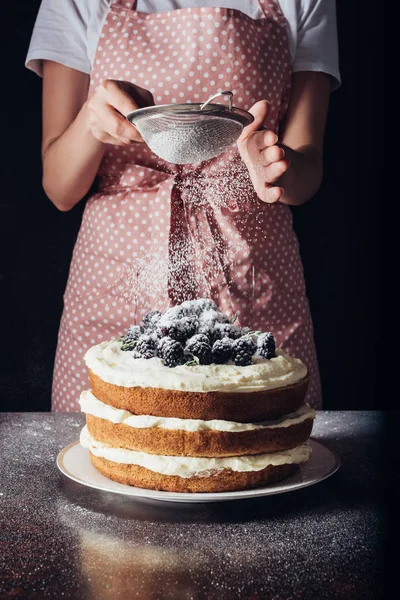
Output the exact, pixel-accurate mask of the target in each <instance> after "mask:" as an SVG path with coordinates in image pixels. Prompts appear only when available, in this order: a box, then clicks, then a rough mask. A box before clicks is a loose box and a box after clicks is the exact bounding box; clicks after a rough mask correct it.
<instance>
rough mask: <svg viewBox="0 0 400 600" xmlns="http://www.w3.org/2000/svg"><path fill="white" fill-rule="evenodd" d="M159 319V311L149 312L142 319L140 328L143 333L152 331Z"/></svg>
mask: <svg viewBox="0 0 400 600" xmlns="http://www.w3.org/2000/svg"><path fill="white" fill-rule="evenodd" d="M161 317H162V313H161V312H160V311H159V310H151V311H150V312H148V313H147V315H145V316H144V317H143V319H142V323H141V325H142V328H143V329H144V330H145V331H153V330H154V329H155V328H156V326H157V323H158V321H159V320H160V318H161Z"/></svg>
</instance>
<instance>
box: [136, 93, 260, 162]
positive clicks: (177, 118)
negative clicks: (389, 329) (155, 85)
mask: <svg viewBox="0 0 400 600" xmlns="http://www.w3.org/2000/svg"><path fill="white" fill-rule="evenodd" d="M219 96H226V97H228V99H229V104H228V105H224V104H211V102H212V100H214V99H215V98H217V97H219ZM232 97H233V94H232V92H227V91H226V92H219V93H218V94H215V95H214V96H211V98H209V99H208V100H207V102H204V103H203V104H201V103H193V104H189V103H187V104H161V105H158V106H147V107H146V108H139V109H137V110H135V111H133V112H131V113H129V114H128V115H127V119H128V120H129V121H130V122H131V123H132V125H134V126H135V127H136V128H137V129H138V131H139V133H140V135H141V136H142V138H143V139H144V141H145V142H146V144H147V145H148V146H149V148H150V150H151V151H152V152H154V154H157V156H159V157H160V158H162V159H164V160H166V161H168V162H171V163H175V164H186V163H197V162H201V161H203V160H209V159H210V158H213V157H214V156H218V155H219V154H221V153H222V152H224V151H225V150H226V149H227V148H228V146H230V145H231V144H233V143H234V142H236V140H237V139H238V137H239V136H240V134H241V132H242V130H243V128H244V127H246V125H249V124H250V123H252V121H253V120H254V118H253V116H252V115H251V114H250V113H249V112H247V111H245V110H242V109H241V108H236V107H234V106H233V105H232Z"/></svg>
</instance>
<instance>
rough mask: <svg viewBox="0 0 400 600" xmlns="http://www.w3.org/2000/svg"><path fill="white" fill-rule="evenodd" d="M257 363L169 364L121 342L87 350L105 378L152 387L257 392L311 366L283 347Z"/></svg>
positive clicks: (94, 368) (286, 382)
mask: <svg viewBox="0 0 400 600" xmlns="http://www.w3.org/2000/svg"><path fill="white" fill-rule="evenodd" d="M253 361H254V362H253V364H251V365H248V366H246V367H237V366H235V365H234V364H230V363H228V364H224V365H217V364H211V365H195V366H192V367H189V366H185V365H180V366H178V367H174V368H169V367H166V366H165V365H164V364H163V362H162V360H161V359H160V358H150V359H145V358H133V356H132V353H131V352H123V351H122V350H121V342H118V341H116V340H115V341H111V342H102V343H101V344H97V345H96V346H92V347H91V348H90V349H89V350H88V351H87V352H86V354H85V362H86V365H87V367H88V368H89V369H90V370H91V371H92V372H93V373H94V374H95V375H97V376H98V377H100V378H101V379H102V380H103V381H105V382H107V383H111V384H113V385H118V386H121V387H151V388H161V389H167V390H181V391H190V392H257V391H264V390H270V389H275V388H280V387H284V386H287V385H291V384H293V383H296V382H297V381H300V380H301V379H303V378H304V377H305V376H306V375H307V367H306V366H305V365H304V364H303V363H302V362H301V360H300V359H298V358H292V357H291V356H289V355H288V354H286V353H285V352H283V350H280V349H278V350H277V351H276V357H275V358H271V359H270V360H267V359H264V358H261V357H254V358H253Z"/></svg>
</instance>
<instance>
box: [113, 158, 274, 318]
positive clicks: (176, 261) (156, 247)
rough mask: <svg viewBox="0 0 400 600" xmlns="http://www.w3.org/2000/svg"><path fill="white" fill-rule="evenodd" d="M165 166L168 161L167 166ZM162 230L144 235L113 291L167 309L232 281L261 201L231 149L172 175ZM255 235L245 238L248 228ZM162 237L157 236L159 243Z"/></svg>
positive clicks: (255, 227)
mask: <svg viewBox="0 0 400 600" xmlns="http://www.w3.org/2000/svg"><path fill="white" fill-rule="evenodd" d="M164 169H165V165H164ZM162 200H163V202H162V203H161V207H163V208H164V212H163V213H162V215H161V214H160V213H158V214H157V215H152V226H153V227H155V228H157V227H158V221H159V219H160V217H161V216H162V218H163V219H165V220H168V221H167V222H168V226H167V228H166V229H167V230H166V232H165V233H164V232H161V234H160V235H159V236H155V237H154V239H150V238H149V239H147V240H146V239H144V240H143V243H142V244H141V245H140V247H139V248H138V250H139V251H138V252H136V253H135V254H136V256H134V257H133V258H132V261H131V262H130V263H129V264H127V263H125V264H124V268H123V272H122V273H121V278H120V282H119V285H118V289H117V292H118V296H119V297H122V298H123V299H124V300H125V301H126V302H129V303H133V304H135V305H136V306H140V307H145V306H147V307H154V306H156V305H157V308H158V309H159V310H165V309H166V308H167V307H168V305H169V304H170V303H171V300H172V302H173V303H180V302H183V301H184V300H187V299H192V298H199V297H215V296H216V295H218V292H219V291H220V290H221V289H224V288H228V289H229V288H230V287H231V286H232V285H235V284H234V280H235V278H236V274H237V271H238V269H240V268H241V266H242V261H243V259H246V258H248V256H249V253H250V251H251V245H252V242H251V240H252V238H254V236H256V237H259V235H260V234H262V224H263V220H262V217H261V213H262V212H263V211H262V210H261V211H260V205H261V206H264V209H265V208H269V207H268V206H266V205H263V204H262V203H261V202H260V200H259V199H258V197H257V195H256V194H255V192H254V188H253V185H252V183H251V180H250V176H249V172H248V170H247V168H246V166H245V164H244V163H243V162H242V160H241V159H240V157H239V156H238V154H237V151H236V152H233V151H232V155H231V158H230V160H228V161H227V162H220V161H210V163H209V164H208V165H206V167H204V163H202V169H201V171H200V169H199V165H184V166H183V167H181V168H180V169H179V174H178V175H175V177H174V183H173V185H172V189H171V201H170V203H168V202H167V200H166V197H165V192H164V196H163V198H162ZM249 228H250V230H251V231H252V235H251V236H249V235H243V233H244V232H246V231H249ZM160 240H161V241H160Z"/></svg>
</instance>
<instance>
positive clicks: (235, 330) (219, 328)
mask: <svg viewBox="0 0 400 600" xmlns="http://www.w3.org/2000/svg"><path fill="white" fill-rule="evenodd" d="M241 335H242V330H241V328H240V327H238V326H237V325H234V324H233V323H215V326H214V340H222V338H224V337H228V338H231V339H232V340H236V339H237V338H239V337H240V336H241Z"/></svg>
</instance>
